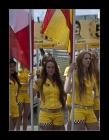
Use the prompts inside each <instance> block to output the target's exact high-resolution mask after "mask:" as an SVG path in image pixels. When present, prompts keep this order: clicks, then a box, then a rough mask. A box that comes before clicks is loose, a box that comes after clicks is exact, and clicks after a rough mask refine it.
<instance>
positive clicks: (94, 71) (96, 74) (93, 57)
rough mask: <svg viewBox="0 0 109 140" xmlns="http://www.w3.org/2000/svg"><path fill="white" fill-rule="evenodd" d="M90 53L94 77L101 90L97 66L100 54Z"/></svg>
mask: <svg viewBox="0 0 109 140" xmlns="http://www.w3.org/2000/svg"><path fill="white" fill-rule="evenodd" d="M89 53H90V54H91V55H92V66H93V75H94V77H95V78H96V81H97V86H98V88H99V69H98V67H97V65H95V60H96V59H97V57H98V54H97V53H96V52H94V51H89Z"/></svg>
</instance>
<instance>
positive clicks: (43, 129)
mask: <svg viewBox="0 0 109 140" xmlns="http://www.w3.org/2000/svg"><path fill="white" fill-rule="evenodd" d="M40 128H41V129H42V131H47V130H53V125H49V126H40Z"/></svg>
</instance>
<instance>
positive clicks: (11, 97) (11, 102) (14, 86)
mask: <svg viewBox="0 0 109 140" xmlns="http://www.w3.org/2000/svg"><path fill="white" fill-rule="evenodd" d="M17 90H18V84H17V82H15V83H14V82H13V81H12V80H10V79H9V106H17V102H16V97H15V95H16V93H17Z"/></svg>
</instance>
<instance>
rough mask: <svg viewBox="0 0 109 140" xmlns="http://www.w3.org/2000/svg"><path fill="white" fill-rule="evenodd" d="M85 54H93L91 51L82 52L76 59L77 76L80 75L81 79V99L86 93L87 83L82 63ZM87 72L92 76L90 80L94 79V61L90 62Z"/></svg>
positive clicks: (79, 79)
mask: <svg viewBox="0 0 109 140" xmlns="http://www.w3.org/2000/svg"><path fill="white" fill-rule="evenodd" d="M85 54H89V55H90V56H91V54H90V53H89V52H85V51H84V52H81V53H79V55H78V57H77V59H76V63H77V76H78V81H79V90H80V92H79V94H80V99H81V94H83V93H85V91H86V85H85V82H84V72H83V64H82V60H83V57H84V55H85ZM87 74H88V75H89V76H90V80H91V81H92V74H93V67H92V63H90V65H89V67H88V68H87Z"/></svg>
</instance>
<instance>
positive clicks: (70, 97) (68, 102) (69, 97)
mask: <svg viewBox="0 0 109 140" xmlns="http://www.w3.org/2000/svg"><path fill="white" fill-rule="evenodd" d="M66 105H68V106H72V95H71V94H69V93H68V94H67V100H66Z"/></svg>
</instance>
